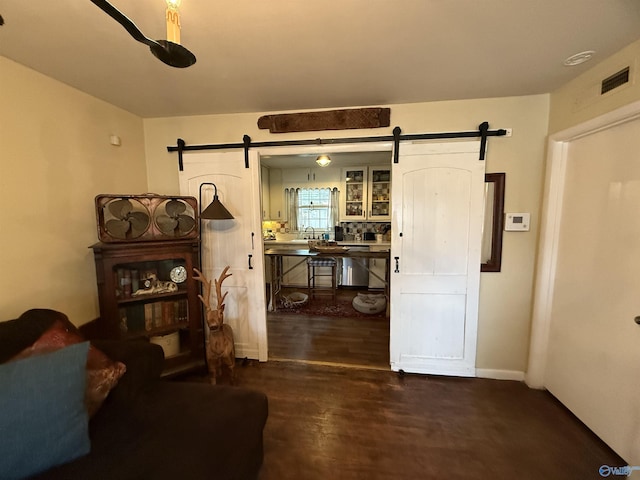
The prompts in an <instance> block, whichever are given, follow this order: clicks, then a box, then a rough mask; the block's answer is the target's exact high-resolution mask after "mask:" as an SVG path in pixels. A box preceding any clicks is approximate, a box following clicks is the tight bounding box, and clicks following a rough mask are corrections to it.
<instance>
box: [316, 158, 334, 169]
mask: <svg viewBox="0 0 640 480" xmlns="http://www.w3.org/2000/svg"><path fill="white" fill-rule="evenodd" d="M316 163H317V164H318V165H320V166H321V167H327V166H329V164H330V163H331V158H330V157H329V155H320V156H319V157H318V158H316Z"/></svg>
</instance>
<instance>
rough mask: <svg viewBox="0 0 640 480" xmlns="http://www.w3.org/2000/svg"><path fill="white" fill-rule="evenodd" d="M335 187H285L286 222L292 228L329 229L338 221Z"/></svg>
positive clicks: (337, 192) (337, 193)
mask: <svg viewBox="0 0 640 480" xmlns="http://www.w3.org/2000/svg"><path fill="white" fill-rule="evenodd" d="M338 195H339V191H338V189H337V188H333V189H331V188H295V189H290V188H288V189H285V199H286V203H287V205H286V207H285V211H286V212H288V222H289V225H290V228H291V229H292V230H300V231H301V230H304V229H305V228H307V227H312V228H314V229H316V230H331V229H332V228H333V226H334V225H335V224H336V222H338V221H339V218H340V216H339V214H338V204H339V202H338Z"/></svg>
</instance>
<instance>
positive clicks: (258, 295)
mask: <svg viewBox="0 0 640 480" xmlns="http://www.w3.org/2000/svg"><path fill="white" fill-rule="evenodd" d="M249 167H250V168H245V163H244V152H242V151H238V152H226V153H210V152H188V153H185V154H184V170H183V171H182V172H180V193H181V194H182V195H192V196H194V197H196V198H198V196H199V189H200V185H201V184H202V183H203V182H211V183H214V184H215V185H216V187H217V189H218V197H219V198H220V201H221V202H222V204H223V205H224V206H225V207H226V208H227V210H229V212H230V213H231V214H232V215H233V216H234V217H235V218H234V219H233V220H202V222H201V224H202V231H201V243H202V246H201V248H202V267H203V270H202V271H203V273H204V274H205V276H206V277H207V278H208V279H210V280H211V281H213V279H215V278H218V276H219V275H220V273H221V272H222V270H223V269H224V267H225V266H227V265H230V266H231V268H230V269H229V273H231V274H232V276H231V277H229V278H227V279H226V280H225V281H224V283H223V285H222V291H223V293H224V292H226V291H228V292H229V293H228V295H227V297H226V299H225V311H224V320H225V323H227V324H229V325H231V327H232V328H233V334H234V340H235V346H236V356H237V357H239V358H242V357H248V358H254V359H259V360H261V361H266V360H267V328H266V308H265V291H264V279H263V270H264V267H263V263H264V254H263V248H262V233H261V232H262V227H261V211H260V164H259V160H258V155H257V153H255V152H250V158H249ZM202 192H203V198H202V203H203V206H204V207H202V208H206V207H207V206H208V205H209V204H210V203H211V201H212V199H213V193H214V189H213V187H211V186H206V185H205V186H204V187H203V190H202ZM202 208H201V209H202ZM212 290H213V291H212V292H211V296H212V299H211V302H213V304H214V305H215V302H216V299H215V289H212Z"/></svg>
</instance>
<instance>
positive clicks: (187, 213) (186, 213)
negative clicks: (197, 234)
mask: <svg viewBox="0 0 640 480" xmlns="http://www.w3.org/2000/svg"><path fill="white" fill-rule="evenodd" d="M163 210H164V213H160V212H162V211H163ZM154 213H155V217H154V220H155V223H156V226H157V227H158V230H160V231H161V232H162V233H163V234H165V235H168V236H174V237H184V236H185V235H188V234H189V233H190V232H191V231H193V229H194V228H195V227H196V220H195V214H194V211H193V208H191V206H190V205H188V204H187V203H185V202H184V201H181V200H176V199H171V200H167V201H166V202H164V203H163V204H161V205H160V206H158V208H157V209H156V210H155V212H154Z"/></svg>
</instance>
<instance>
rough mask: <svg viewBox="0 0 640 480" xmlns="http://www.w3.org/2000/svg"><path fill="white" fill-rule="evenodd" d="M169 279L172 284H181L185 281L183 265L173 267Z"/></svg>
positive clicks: (185, 274) (185, 271)
mask: <svg viewBox="0 0 640 480" xmlns="http://www.w3.org/2000/svg"><path fill="white" fill-rule="evenodd" d="M169 278H171V281H172V282H176V283H182V282H184V281H185V280H186V279H187V269H186V268H184V266H183V265H178V266H177V267H173V268H172V269H171V273H169Z"/></svg>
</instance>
